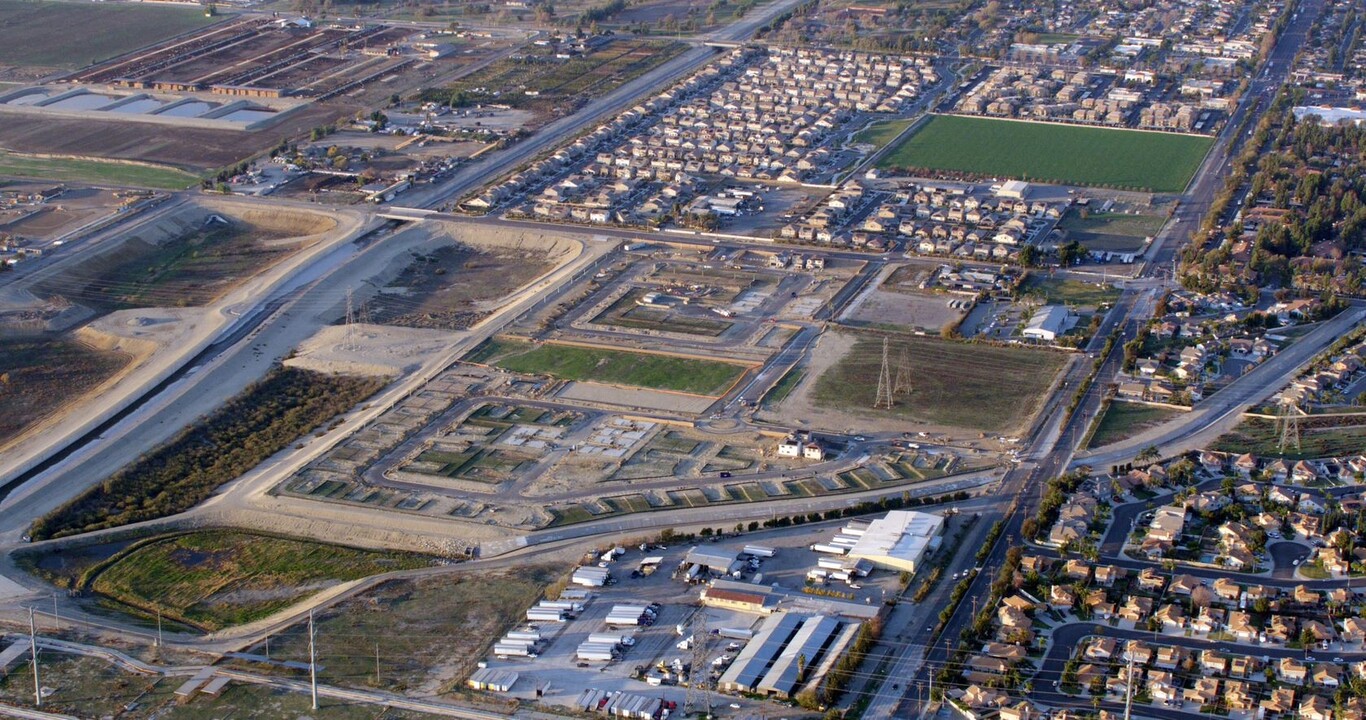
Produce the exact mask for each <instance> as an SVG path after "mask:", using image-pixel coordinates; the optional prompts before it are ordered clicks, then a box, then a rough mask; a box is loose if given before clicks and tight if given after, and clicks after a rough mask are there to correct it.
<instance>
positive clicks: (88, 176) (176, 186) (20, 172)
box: [0, 0, 199, 190]
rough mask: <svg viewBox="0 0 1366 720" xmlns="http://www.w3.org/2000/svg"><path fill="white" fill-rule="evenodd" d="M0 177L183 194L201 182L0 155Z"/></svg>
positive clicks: (140, 169) (166, 173) (139, 168)
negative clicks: (136, 188)
mask: <svg viewBox="0 0 1366 720" xmlns="http://www.w3.org/2000/svg"><path fill="white" fill-rule="evenodd" d="M0 1H3V0H0ZM0 47H4V46H3V45H0ZM0 175H9V176H13V177H20V178H32V179H35V180H61V181H63V182H81V183H89V184H91V185H128V186H132V187H144V188H155V189H158V190H184V189H185V188H186V187H189V186H190V185H192V184H194V183H197V182H199V178H198V177H197V176H195V175H191V174H190V173H187V172H182V171H180V170H176V169H174V168H158V167H148V166H146V165H130V164H128V163H119V162H108V161H104V160H76V159H67V158H40V157H29V156H25V155H15V154H14V153H7V152H0Z"/></svg>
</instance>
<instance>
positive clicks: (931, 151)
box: [880, 115, 1211, 192]
mask: <svg viewBox="0 0 1366 720" xmlns="http://www.w3.org/2000/svg"><path fill="white" fill-rule="evenodd" d="M1210 142H1211V140H1210V139H1209V138H1207V137H1200V136H1195V135H1174V134H1164V133H1153V132H1140V131H1136V130H1113V129H1108V128H1095V127H1079V126H1074V125H1058V124H1049V123H1035V122H1019V121H1012V120H992V119H987V118H969V117H957V116H949V115H940V116H936V117H934V118H932V119H931V120H930V121H929V122H928V123H926V124H925V125H924V126H923V127H921V128H920V130H918V131H917V132H916V133H915V134H914V135H912V136H910V137H909V138H907V139H906V140H905V141H903V143H902V144H901V145H900V146H898V147H897V148H895V149H893V150H892V151H891V152H890V153H888V154H887V156H886V157H885V158H883V160H882V162H881V163H880V165H881V166H882V167H889V168H902V169H906V170H910V171H952V172H960V173H968V174H972V175H983V176H989V177H1013V178H1025V179H1028V180H1033V181H1040V182H1053V183H1061V184H1065V185H1100V186H1105V187H1117V188H1128V189H1135V190H1147V191H1152V192H1180V191H1181V189H1182V188H1184V187H1185V186H1186V183H1187V182H1188V181H1190V178H1191V176H1192V175H1194V174H1195V170H1196V169H1197V168H1198V167H1199V165H1200V161H1201V159H1202V158H1204V156H1205V152H1206V151H1207V150H1209V146H1210Z"/></svg>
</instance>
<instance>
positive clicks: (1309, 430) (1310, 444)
mask: <svg viewBox="0 0 1366 720" xmlns="http://www.w3.org/2000/svg"><path fill="white" fill-rule="evenodd" d="M1361 422H1366V415H1363V416H1362V417H1361V418H1322V419H1319V420H1314V419H1312V418H1310V419H1304V420H1301V421H1300V449H1299V450H1296V449H1295V448H1293V447H1289V448H1286V452H1281V451H1280V447H1279V445H1280V437H1281V436H1280V433H1279V432H1278V431H1277V429H1276V424H1275V422H1274V421H1272V420H1262V419H1250V420H1244V421H1242V422H1241V423H1239V424H1238V425H1237V426H1236V427H1234V428H1233V430H1231V431H1229V432H1228V433H1226V434H1225V435H1223V436H1221V437H1219V439H1217V440H1215V441H1214V444H1213V445H1212V446H1210V449H1212V450H1220V451H1223V452H1230V453H1237V454H1242V453H1252V454H1254V455H1257V456H1260V457H1282V458H1287V459H1291V460H1302V459H1305V458H1325V457H1335V456H1339V455H1353V454H1356V453H1360V452H1361V448H1362V447H1366V424H1355V423H1361Z"/></svg>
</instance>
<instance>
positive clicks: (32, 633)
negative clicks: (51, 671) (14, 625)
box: [28, 607, 43, 707]
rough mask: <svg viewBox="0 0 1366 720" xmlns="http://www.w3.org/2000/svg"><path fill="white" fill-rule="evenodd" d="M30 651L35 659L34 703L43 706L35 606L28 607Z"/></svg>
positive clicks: (31, 656) (30, 654)
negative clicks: (34, 620)
mask: <svg viewBox="0 0 1366 720" xmlns="http://www.w3.org/2000/svg"><path fill="white" fill-rule="evenodd" d="M28 652H29V657H30V658H32V660H33V704H34V706H35V707H42V706H43V685H42V683H40V682H39V681H38V634H37V630H36V629H34V626H33V608H32V607H30V608H29V609H28Z"/></svg>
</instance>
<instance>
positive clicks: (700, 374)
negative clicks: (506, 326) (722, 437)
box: [471, 340, 745, 395]
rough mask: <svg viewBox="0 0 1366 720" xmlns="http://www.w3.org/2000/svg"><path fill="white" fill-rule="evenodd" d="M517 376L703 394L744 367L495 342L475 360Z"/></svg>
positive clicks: (727, 382) (714, 392)
mask: <svg viewBox="0 0 1366 720" xmlns="http://www.w3.org/2000/svg"><path fill="white" fill-rule="evenodd" d="M471 360H472V361H474V362H486V363H488V364H491V365H496V366H498V367H501V368H503V369H506V370H511V371H513V372H519V373H528V374H535V375H549V376H551V377H555V378H560V379H563V380H587V381H592V382H602V383H614V384H620V385H633V386H636V387H646V388H655V389H659V390H673V391H676V392H686V393H695V394H698V395H720V394H721V393H723V392H725V390H726V388H728V387H730V386H731V385H732V384H734V383H735V381H736V380H738V379H739V378H740V376H741V375H742V374H743V373H744V372H745V368H744V367H742V366H740V365H734V364H731V363H726V362H718V361H713V360H700V359H695V358H682V357H673V356H670V355H653V354H647V353H635V352H627V351H623V350H608V349H605V348H602V349H599V348H585V347H577V346H572V345H552V344H543V345H537V346H532V345H531V344H529V343H524V342H516V341H503V340H490V341H489V342H488V343H486V344H485V345H484V346H482V347H481V348H480V349H479V350H476V351H475V355H474V356H472V358H471Z"/></svg>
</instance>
